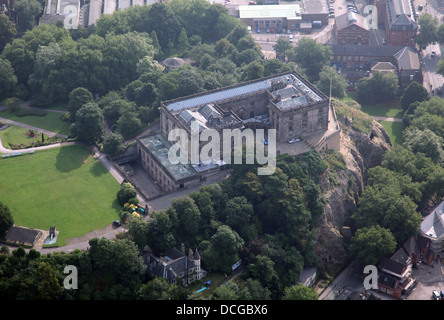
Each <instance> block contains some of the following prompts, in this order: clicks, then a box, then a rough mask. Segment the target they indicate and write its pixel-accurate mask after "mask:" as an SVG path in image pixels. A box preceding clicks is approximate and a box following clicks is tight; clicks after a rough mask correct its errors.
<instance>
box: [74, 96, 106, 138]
mask: <svg viewBox="0 0 444 320" xmlns="http://www.w3.org/2000/svg"><path fill="white" fill-rule="evenodd" d="M75 119H76V120H75V122H74V123H73V124H72V125H71V127H70V132H71V136H73V137H77V139H79V140H81V141H86V142H88V143H96V142H97V141H99V140H100V139H101V138H102V136H103V133H104V119H103V113H102V110H101V109H100V108H99V107H98V106H97V104H95V103H87V104H85V105H83V107H81V108H80V109H79V110H78V111H77V112H76V116H75Z"/></svg>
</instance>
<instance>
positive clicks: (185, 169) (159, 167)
mask: <svg viewBox="0 0 444 320" xmlns="http://www.w3.org/2000/svg"><path fill="white" fill-rule="evenodd" d="M171 146H172V143H171V142H170V141H168V139H167V138H166V137H165V136H164V135H162V134H154V135H149V136H146V137H142V138H137V153H138V154H139V156H140V161H141V164H142V166H143V168H144V169H145V170H146V171H147V172H148V173H149V174H150V175H151V176H152V177H153V178H154V180H155V181H156V182H157V183H158V184H159V185H160V187H161V188H162V189H163V190H165V191H172V190H175V189H178V188H183V187H185V186H187V185H190V184H194V183H197V182H199V181H200V177H199V175H198V173H197V172H196V170H195V169H194V168H193V167H192V166H191V165H190V164H181V163H179V164H172V163H171V162H170V160H169V159H168V151H169V150H170V148H171ZM186 161H188V160H186ZM186 161H181V162H184V163H185V162H186Z"/></svg>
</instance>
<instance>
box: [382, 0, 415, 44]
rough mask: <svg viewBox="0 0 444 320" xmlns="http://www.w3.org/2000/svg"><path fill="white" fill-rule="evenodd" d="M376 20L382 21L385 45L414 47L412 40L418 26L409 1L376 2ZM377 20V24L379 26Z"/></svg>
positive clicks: (388, 0)
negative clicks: (385, 39) (385, 38)
mask: <svg viewBox="0 0 444 320" xmlns="http://www.w3.org/2000/svg"><path fill="white" fill-rule="evenodd" d="M375 4H376V7H377V8H378V18H379V19H384V20H383V21H384V27H385V32H386V37H387V44H389V45H393V46H412V47H414V46H415V43H414V41H413V39H414V38H415V36H416V34H417V32H418V24H417V22H416V19H415V16H414V9H413V6H412V2H411V1H410V0H377V1H375ZM379 21H381V20H378V24H379Z"/></svg>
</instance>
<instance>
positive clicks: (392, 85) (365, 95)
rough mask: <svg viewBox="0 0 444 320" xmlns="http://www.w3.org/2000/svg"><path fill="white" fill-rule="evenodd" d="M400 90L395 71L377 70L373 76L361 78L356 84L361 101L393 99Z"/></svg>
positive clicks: (370, 101) (375, 101)
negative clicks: (382, 71)
mask: <svg viewBox="0 0 444 320" xmlns="http://www.w3.org/2000/svg"><path fill="white" fill-rule="evenodd" d="M397 90H398V76H397V75H396V74H394V73H381V72H375V73H374V74H373V76H372V77H371V78H367V77H364V78H361V79H359V81H358V85H357V86H356V93H357V98H358V101H359V102H360V103H364V102H365V103H378V102H384V101H389V100H391V99H393V98H394V97H395V95H396V92H397Z"/></svg>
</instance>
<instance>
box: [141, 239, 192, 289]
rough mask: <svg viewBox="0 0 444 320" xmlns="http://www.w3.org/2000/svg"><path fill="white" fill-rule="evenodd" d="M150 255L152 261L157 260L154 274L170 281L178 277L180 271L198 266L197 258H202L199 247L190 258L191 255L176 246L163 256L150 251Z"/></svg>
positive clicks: (153, 270)
mask: <svg viewBox="0 0 444 320" xmlns="http://www.w3.org/2000/svg"><path fill="white" fill-rule="evenodd" d="M148 255H149V257H150V262H151V261H152V260H154V261H156V262H157V263H155V264H154V266H153V268H152V269H151V272H153V274H154V275H156V276H159V277H164V278H165V279H167V280H169V281H171V280H174V279H175V278H177V277H178V276H179V275H180V273H182V272H186V271H187V270H189V269H190V268H194V267H196V266H197V265H196V263H195V260H199V259H200V255H199V252H198V251H197V249H196V251H195V252H194V254H193V259H190V257H189V256H187V255H186V254H185V253H183V252H182V251H180V250H179V249H177V248H176V247H173V248H171V249H170V250H169V251H168V252H167V254H166V255H165V256H163V257H155V256H154V255H152V254H150V253H148Z"/></svg>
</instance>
